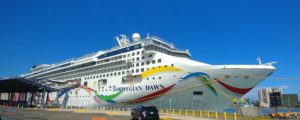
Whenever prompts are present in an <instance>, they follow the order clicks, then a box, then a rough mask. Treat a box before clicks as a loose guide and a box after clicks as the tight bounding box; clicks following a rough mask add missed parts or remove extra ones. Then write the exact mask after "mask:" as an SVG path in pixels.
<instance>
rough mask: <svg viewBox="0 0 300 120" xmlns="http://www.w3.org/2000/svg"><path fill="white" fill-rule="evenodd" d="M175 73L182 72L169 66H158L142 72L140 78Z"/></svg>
mask: <svg viewBox="0 0 300 120" xmlns="http://www.w3.org/2000/svg"><path fill="white" fill-rule="evenodd" d="M176 71H182V70H181V69H179V68H176V67H171V66H160V67H153V68H151V69H149V70H147V71H145V72H143V73H142V74H141V75H142V78H146V77H148V76H151V75H153V74H156V73H161V72H176Z"/></svg>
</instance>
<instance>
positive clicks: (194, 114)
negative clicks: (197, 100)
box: [193, 109, 195, 117]
mask: <svg viewBox="0 0 300 120" xmlns="http://www.w3.org/2000/svg"><path fill="white" fill-rule="evenodd" d="M193 117H195V110H194V109H193Z"/></svg>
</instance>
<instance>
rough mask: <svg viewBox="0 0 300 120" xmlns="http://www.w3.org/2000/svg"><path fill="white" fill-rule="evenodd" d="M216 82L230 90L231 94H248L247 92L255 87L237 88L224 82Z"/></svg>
mask: <svg viewBox="0 0 300 120" xmlns="http://www.w3.org/2000/svg"><path fill="white" fill-rule="evenodd" d="M216 81H217V82H218V83H220V84H221V85H222V86H223V87H225V88H226V89H228V90H230V91H231V92H234V93H238V94H246V93H247V92H249V91H250V90H251V89H252V88H253V87H251V88H236V87H233V86H230V85H227V84H225V83H224V82H222V81H220V80H216Z"/></svg>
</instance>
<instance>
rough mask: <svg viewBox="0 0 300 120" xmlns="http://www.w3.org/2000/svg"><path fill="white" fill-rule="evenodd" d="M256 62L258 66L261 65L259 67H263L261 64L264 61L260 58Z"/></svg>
mask: <svg viewBox="0 0 300 120" xmlns="http://www.w3.org/2000/svg"><path fill="white" fill-rule="evenodd" d="M256 60H257V61H258V64H259V65H261V63H262V60H261V58H260V57H258V58H257V59H256Z"/></svg>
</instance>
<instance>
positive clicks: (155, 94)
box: [128, 84, 175, 103]
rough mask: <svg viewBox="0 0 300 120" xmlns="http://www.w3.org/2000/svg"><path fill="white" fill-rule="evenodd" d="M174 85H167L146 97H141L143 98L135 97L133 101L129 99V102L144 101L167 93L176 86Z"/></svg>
mask: <svg viewBox="0 0 300 120" xmlns="http://www.w3.org/2000/svg"><path fill="white" fill-rule="evenodd" d="M174 86H175V84H174V85H171V86H169V87H166V88H164V89H162V90H160V91H156V92H154V93H151V94H149V95H146V96H144V97H141V98H138V99H135V100H132V101H129V102H128V103H135V102H143V101H146V100H150V99H153V98H156V97H158V96H160V95H162V94H164V93H166V92H167V91H169V90H170V89H171V88H172V87H174Z"/></svg>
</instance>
